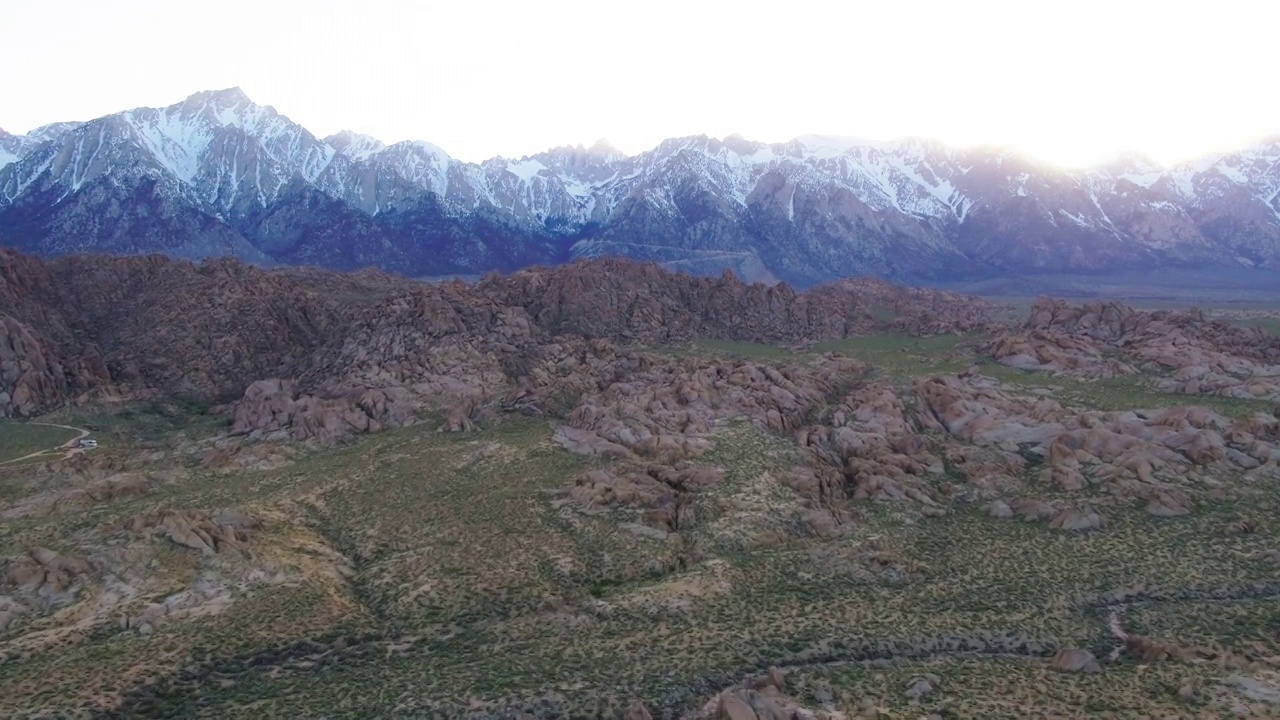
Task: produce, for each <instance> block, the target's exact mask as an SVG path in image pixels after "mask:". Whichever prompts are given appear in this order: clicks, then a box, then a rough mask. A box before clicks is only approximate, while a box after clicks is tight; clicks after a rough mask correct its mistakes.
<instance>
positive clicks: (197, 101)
mask: <svg viewBox="0 0 1280 720" xmlns="http://www.w3.org/2000/svg"><path fill="white" fill-rule="evenodd" d="M180 104H183V105H208V104H217V105H221V106H238V105H252V104H253V101H252V100H250V99H249V96H248V95H246V94H245V92H244V90H241V89H240V88H239V87H230V88H224V89H222V90H201V91H200V92H198V93H193V94H192V95H191V96H190V97H188V98H187V99H186V100H184V101H183V102H182V103H180Z"/></svg>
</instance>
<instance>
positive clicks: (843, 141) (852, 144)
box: [788, 135, 885, 157]
mask: <svg viewBox="0 0 1280 720" xmlns="http://www.w3.org/2000/svg"><path fill="white" fill-rule="evenodd" d="M788 144H795V145H799V146H801V147H803V148H804V149H805V150H807V151H808V153H809V154H811V155H813V156H815V157H836V156H838V155H844V154H846V153H848V152H849V151H850V150H853V149H855V148H872V149H876V150H880V149H883V148H884V146H885V144H884V143H880V142H876V141H874V140H867V139H864V138H858V137H849V136H844V135H800V136H799V137H796V138H794V139H792V140H791V142H790V143H788Z"/></svg>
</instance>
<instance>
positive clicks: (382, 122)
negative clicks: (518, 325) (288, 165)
mask: <svg viewBox="0 0 1280 720" xmlns="http://www.w3.org/2000/svg"><path fill="white" fill-rule="evenodd" d="M1277 20H1280V9H1278V8H1277V5H1276V4H1268V3H1257V2H1238V1H1235V0H1231V1H1228V2H1217V3H1214V4H1212V6H1206V5H1204V4H1200V3H1180V2H1148V1H1146V0H1141V1H1134V2H1124V1H1117V0H1110V1H1108V2H1099V1H1097V0H1086V1H1084V2H1075V3H1061V2H1058V3H1029V2H971V3H956V2H921V3H896V2H874V3H869V2H849V3H840V4H838V5H837V4H835V3H829V2H812V1H809V0H792V1H791V2H787V3H784V4H773V3H769V4H763V3H756V4H752V3H741V2H733V3H729V2H688V0H684V1H682V2H671V1H670V0H660V1H657V2H645V3H628V4H614V3H609V4H604V3H598V2H582V1H579V0H573V1H567V2H545V3H529V2H479V1H476V2H407V1H396V0H366V1H365V2H360V3H356V2H335V1H333V0H323V1H320V2H312V3H309V4H306V5H301V4H298V3H293V2H280V1H275V0H252V1H249V0H225V1H224V2H220V3H217V4H207V3H199V4H193V3H171V2H162V1H159V0H119V1H117V2H110V3H104V2H97V1H92V2H91V1H89V0H70V1H68V2H60V3H30V2H24V3H17V2H6V3H4V4H3V5H0V59H2V60H3V61H4V63H5V67H7V68H9V69H10V73H9V76H8V77H7V78H6V83H5V88H4V90H3V91H2V94H0V97H3V103H0V126H2V127H5V128H6V129H8V130H10V131H25V130H28V129H30V128H32V127H35V126H37V125H41V124H44V123H47V122H52V121H57V120H69V119H89V118H91V117H95V116H100V115H103V114H107V113H110V112H115V111H118V110H121V109H125V108H127V107H134V106H141V105H150V106H155V105H164V104H169V103H172V102H176V101H178V100H180V99H182V98H183V97H185V96H186V95H189V94H190V93H192V92H195V91H197V90H204V89H214V88H221V87H229V86H236V85H238V86H240V87H242V88H243V89H244V90H245V91H246V92H247V93H248V94H249V95H250V97H252V98H253V99H254V100H256V101H257V102H260V103H264V104H270V105H273V106H275V107H276V108H277V109H278V110H280V111H281V112H283V113H285V114H286V115H289V116H290V117H291V118H293V119H294V120H296V121H298V122H301V123H302V124H304V125H306V126H307V127H308V128H309V129H311V130H312V131H313V132H316V133H317V134H321V135H325V134H328V133H332V132H336V131H338V130H342V129H350V130H355V131H358V132H363V133H368V134H371V135H374V136H376V137H378V138H380V139H382V140H384V141H388V142H393V141H398V140H405V139H422V140H429V141H431V142H433V143H435V144H437V145H440V146H441V147H443V148H445V149H446V150H447V151H448V152H450V153H451V154H453V155H454V156H456V157H459V158H462V159H464V160H473V161H477V160H482V159H484V158H487V157H490V156H493V155H499V154H500V155H504V156H507V157H518V156H521V155H524V154H529V153H533V152H537V151H540V150H543V149H546V148H548V147H552V146H556V145H563V144H579V143H582V144H590V143H591V142H592V141H594V140H596V139H597V138H601V137H607V138H608V139H609V140H611V141H612V142H613V144H614V145H616V146H617V147H619V148H620V149H622V150H624V151H627V152H632V153H634V152H639V151H642V150H645V149H647V148H649V147H652V146H653V145H655V144H657V143H658V142H659V141H661V140H662V139H664V138H667V137H673V136H681V135H692V134H708V135H713V136H724V135H728V134H731V133H740V134H742V135H744V136H746V137H748V138H751V139H756V140H764V141H771V142H772V141H782V140H786V139H789V138H791V137H794V136H797V135H802V134H806V133H824V134H835V135H855V136H859V137H866V138H870V139H876V140H891V139H895V138H899V137H903V136H925V137H932V138H936V139H939V140H942V141H944V142H947V143H949V144H953V145H974V144H994V145H1002V146H1008V147H1011V148H1014V149H1016V150H1020V151H1022V152H1025V153H1028V154H1030V155H1032V156H1034V157H1037V158H1040V159H1042V160H1046V161H1049V162H1054V163H1058V164H1062V165H1069V166H1080V165H1088V164H1093V163H1098V162H1104V161H1106V160H1109V159H1111V158H1113V157H1115V156H1116V155H1118V154H1120V153H1122V152H1128V151H1137V152H1140V153H1143V154H1145V155H1147V156H1148V157H1150V158H1152V159H1154V160H1156V161H1159V162H1163V163H1171V162H1176V161H1180V160H1185V159H1189V158H1191V157H1194V156H1196V155H1200V154H1204V153H1206V152H1211V151H1215V150H1220V149H1230V148H1234V147H1239V146H1242V145H1246V144H1248V143H1251V142H1254V141H1256V140H1259V139H1261V138H1262V137H1265V136H1268V135H1271V134H1274V133H1276V132H1280V94H1277V93H1275V92H1273V90H1272V83H1271V82H1270V77H1268V76H1269V74H1270V72H1271V70H1270V69H1271V68H1272V67H1273V65H1274V59H1273V48H1274V42H1273V39H1272V33H1273V32H1274V28H1275V27H1277V25H1278V24H1280V23H1277ZM21 68H36V69H38V70H33V71H21Z"/></svg>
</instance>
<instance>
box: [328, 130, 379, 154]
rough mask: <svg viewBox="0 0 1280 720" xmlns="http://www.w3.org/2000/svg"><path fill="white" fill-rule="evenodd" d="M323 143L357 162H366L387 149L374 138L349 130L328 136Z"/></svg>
mask: <svg viewBox="0 0 1280 720" xmlns="http://www.w3.org/2000/svg"><path fill="white" fill-rule="evenodd" d="M324 141H325V142H326V143H328V144H330V145H332V146H333V149H334V150H337V151H338V152H339V153H341V154H343V155H345V156H347V157H349V158H351V159H352V160H355V161H357V162H359V161H361V160H368V159H369V158H370V157H371V156H373V155H375V154H377V153H379V152H381V151H382V150H383V149H384V148H386V147H387V145H386V143H384V142H382V141H381V140H379V139H378V138H376V137H373V136H371V135H362V134H360V133H358V132H352V131H350V130H343V131H342V132H339V133H335V134H333V135H330V136H329V137H327V138H325V139H324Z"/></svg>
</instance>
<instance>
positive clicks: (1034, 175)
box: [0, 88, 1280, 277]
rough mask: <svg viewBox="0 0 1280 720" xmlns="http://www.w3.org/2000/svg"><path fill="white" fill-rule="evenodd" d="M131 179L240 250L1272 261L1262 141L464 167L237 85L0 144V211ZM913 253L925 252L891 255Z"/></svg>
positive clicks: (600, 146)
mask: <svg viewBox="0 0 1280 720" xmlns="http://www.w3.org/2000/svg"><path fill="white" fill-rule="evenodd" d="M139 178H150V180H149V181H148V182H155V183H158V185H156V187H157V188H160V190H159V192H161V193H162V194H164V195H165V196H172V197H175V198H178V197H180V198H181V199H182V202H183V203H187V204H189V205H190V206H191V207H193V208H199V212H201V213H208V214H210V215H212V216H214V217H216V218H219V219H221V220H222V221H224V222H226V223H228V224H230V226H231V227H233V228H235V229H236V231H237V232H243V233H248V234H249V235H248V236H249V237H254V236H253V233H254V232H259V230H255V228H260V227H268V228H273V229H272V230H270V231H271V232H277V231H278V228H279V227H280V225H279V222H280V221H279V220H273V221H272V223H270V224H268V225H266V226H261V225H260V224H261V222H262V219H263V218H264V217H268V216H269V217H276V218H278V217H286V216H287V217H294V216H295V215H292V214H290V212H293V211H288V212H286V213H285V215H284V216H281V215H279V214H278V213H279V212H280V211H281V208H282V206H288V205H289V204H290V203H297V202H302V198H304V197H305V198H309V199H307V200H305V202H306V203H308V204H307V205H306V207H313V206H314V207H319V205H317V203H320V202H321V201H320V200H319V199H320V198H324V199H325V200H324V201H323V202H336V203H340V204H341V206H345V207H347V208H349V212H354V213H356V215H357V216H360V217H366V218H370V219H371V220H370V221H369V222H372V223H373V225H368V223H364V221H360V223H364V224H362V225H361V227H366V226H367V227H366V229H365V230H362V231H361V232H363V233H365V234H368V233H374V234H375V235H376V232H381V231H376V232H375V230H372V229H369V228H375V227H378V223H387V222H389V223H393V224H394V223H403V222H406V221H405V220H403V218H405V217H407V216H406V213H408V214H410V215H412V214H413V213H416V212H419V210H420V209H421V208H430V211H429V212H430V213H443V216H444V217H449V218H455V219H456V220H457V221H458V222H459V223H462V224H459V225H456V227H455V229H454V230H451V231H450V232H454V231H457V232H475V231H474V230H471V231H465V230H462V229H460V228H465V227H468V226H467V225H466V223H468V222H470V220H467V218H475V217H484V218H486V220H485V222H486V223H496V225H495V226H494V227H495V228H507V230H494V232H508V231H510V232H518V233H525V234H529V237H535V236H536V237H544V238H547V239H548V242H553V243H554V242H558V240H556V239H557V238H566V237H574V238H575V240H576V241H577V242H579V243H581V246H580V250H581V251H582V252H603V251H604V250H602V248H622V250H620V251H623V252H636V253H641V254H646V253H647V254H651V255H653V256H655V257H662V258H668V261H670V262H676V260H674V259H670V258H676V257H685V258H686V259H688V260H689V262H690V263H691V265H690V266H698V267H703V266H704V265H706V266H708V267H709V266H710V265H708V263H710V264H714V262H715V260H714V258H718V257H719V258H727V257H730V256H732V257H735V258H738V259H737V260H736V261H735V262H737V263H738V265H739V266H742V267H745V266H746V265H743V264H742V263H747V264H748V265H751V264H753V263H760V262H772V263H775V264H779V263H780V264H783V265H789V266H793V267H794V268H799V269H796V270H795V272H796V273H800V274H802V275H803V274H804V273H817V275H820V274H821V272H823V271H824V268H823V265H824V264H829V265H832V266H834V265H840V263H842V262H844V259H845V258H854V260H853V262H854V265H853V266H850V267H854V268H855V269H856V267H862V266H861V265H858V264H857V263H870V264H869V265H866V267H869V268H872V269H874V270H875V271H877V272H880V271H883V272H896V271H903V272H905V271H906V270H904V268H912V269H913V270H912V271H915V270H914V269H919V268H922V267H925V266H927V265H929V264H930V263H933V264H934V265H938V266H940V267H941V266H944V265H955V264H963V263H967V262H971V263H976V265H975V267H977V266H983V265H984V264H985V265H989V266H992V267H996V268H1004V267H1006V266H1009V267H1012V266H1017V265H1019V263H1022V264H1023V265H1025V266H1026V267H1031V268H1039V269H1048V268H1051V267H1053V266H1054V265H1055V264H1066V265H1068V266H1070V267H1076V266H1078V267H1079V268H1084V269H1091V268H1096V267H1098V266H1100V264H1104V263H1109V262H1115V263H1131V264H1141V263H1150V262H1156V261H1164V260H1168V261H1171V262H1182V263H1186V262H1200V261H1213V262H1227V263H1238V264H1243V265H1264V266H1265V265H1268V264H1275V263H1280V200H1278V198H1277V196H1278V195H1280V139H1273V140H1271V141H1268V142H1265V143H1262V144H1260V145H1258V146H1256V147H1253V148H1249V149H1246V150H1243V151H1240V152H1237V153H1226V154H1219V155H1216V156H1211V157H1207V158H1203V159H1201V160H1197V161H1194V162H1191V163H1185V164H1182V165H1179V166H1176V167H1173V168H1168V169H1165V168H1161V167H1159V166H1157V165H1155V164H1154V163H1151V162H1150V161H1148V160H1146V159H1144V158H1141V157H1138V156H1126V157H1122V158H1119V159H1117V160H1116V161H1115V162H1113V163H1111V164H1108V165H1105V166H1102V167H1098V168H1095V169H1092V170H1088V171H1072V172H1067V171H1062V170H1059V169H1056V168H1052V167H1046V166H1043V165H1038V164H1036V163H1033V162H1030V161H1028V160H1026V159H1025V158H1021V157H1019V156H1018V155H1016V154H1014V153H1011V152H1008V151H1002V150H993V149H983V148H976V149H972V148H971V149H956V148H950V147H946V146H944V145H942V144H940V143H937V142H933V141H929V140H922V139H916V138H909V139H904V140H899V141H894V142H869V141H864V140H859V139H856V138H846V137H836V136H823V135H807V136H800V137H797V138H795V139H793V140H790V141H788V142H784V143H772V144H769V143H762V142H755V141H751V140H748V139H746V138H743V137H741V136H737V135H732V136H729V137H726V138H723V139H717V138H710V137H706V136H693V137H685V138H672V139H670V140H666V141H664V142H662V143H661V144H659V145H658V146H657V147H655V148H653V149H652V150H650V151H648V152H644V153H641V154H638V155H635V156H627V155H625V154H623V153H621V152H619V151H617V150H616V149H614V148H612V147H611V146H609V145H608V143H606V142H604V141H600V142H597V143H596V144H594V145H592V146H591V147H585V148H584V147H582V146H576V147H561V148H554V149H552V150H548V151H546V152H543V153H538V154H536V155H531V156H526V157H522V158H519V159H505V158H493V159H490V160H487V161H484V162H482V163H467V162H462V161H459V160H457V159H455V158H451V157H450V156H449V155H448V154H447V153H446V152H445V151H444V150H442V149H441V148H439V147H437V146H435V145H432V144H431V143H427V142H421V141H413V142H398V143H394V144H392V145H385V144H384V143H382V142H381V141H379V140H377V139H375V138H372V137H369V136H367V135H360V134H357V133H353V132H347V131H344V132H340V133H337V134H335V135H331V136H329V137H327V138H324V139H318V138H316V137H315V136H314V135H312V134H311V133H310V132H309V131H307V130H306V129H305V128H303V127H302V126H300V125H298V124H296V123H294V122H292V121H291V120H289V119H288V118H287V117H285V116H283V115H280V114H279V113H277V112H276V111H275V110H274V109H273V108H271V107H269V106H260V105H257V104H255V103H254V102H253V101H252V100H250V99H249V98H248V97H247V96H246V95H245V94H244V93H243V92H241V91H240V90H239V89H237V88H231V89H228V90H221V91H210V92H201V93H196V94H195V95H192V96H191V97H189V98H187V99H186V100H184V101H182V102H180V103H177V104H175V105H171V106H168V107H164V108H138V109H135V110H129V111H126V112H122V113H117V114H115V115H110V116H107V117H104V118H99V119H97V120H93V121H90V122H88V123H56V124H54V125H49V126H45V127H44V128H39V129H37V130H35V131H32V132H31V133H29V134H28V135H27V136H15V135H3V134H0V211H2V210H3V207H4V206H5V205H6V204H13V203H19V202H28V203H36V204H38V203H42V202H43V203H48V202H54V203H64V202H70V201H71V200H72V198H73V197H74V196H75V194H76V193H77V192H79V191H80V190H81V189H82V188H85V187H89V186H91V185H94V184H95V183H97V182H99V181H103V180H105V181H107V182H117V181H119V182H124V181H125V180H126V179H128V181H129V182H140V180H139ZM32 193H36V195H32ZM23 198H26V200H25V201H24V200H23ZM321 204H323V203H321ZM308 212H313V213H314V212H318V211H317V210H314V209H313V210H309V211H308ZM344 212H346V211H344ZM298 217H301V216H298ZM353 217H354V216H353ZM432 217H434V215H432ZM397 218H399V219H397ZM3 222H4V218H3V217H2V216H0V226H2V225H3ZM335 222H337V221H336V220H335ZM354 222H357V221H356V220H355V219H350V218H349V219H346V220H343V221H342V223H354ZM342 223H340V224H342ZM314 224H315V226H316V227H319V226H322V225H323V224H324V223H323V221H322V220H320V219H317V220H315V222H314ZM357 224H359V223H357ZM343 226H344V227H345V225H343ZM307 227H311V224H308V225H307ZM440 227H443V226H441V225H440V221H436V220H433V221H431V222H425V221H422V220H415V221H413V222H411V223H410V224H409V225H408V226H404V227H401V225H396V226H395V228H396V229H395V230H394V232H393V234H396V236H397V237H400V236H401V235H403V234H404V233H408V234H409V235H408V236H407V237H408V239H407V240H406V242H407V241H411V240H412V238H413V237H414V235H413V234H414V233H418V234H420V235H421V239H420V240H418V241H417V242H435V240H433V238H432V236H431V235H430V234H429V233H430V232H443V231H442V230H439V228H440ZM451 227H454V226H451ZM432 228H436V229H435V230H432ZM263 232H265V231H263ZM300 232H301V231H300ZM388 232H392V231H388ZM486 232H488V231H486ZM424 233H425V234H424ZM584 233H587V235H584ZM325 237H326V238H328V237H330V236H329V235H326V236H325ZM370 237H372V235H371V236H370ZM522 237H523V235H522ZM255 242H261V243H264V247H266V246H268V245H271V244H272V243H271V241H270V240H269V239H261V240H255ZM324 242H331V240H325V241H324ZM369 242H371V243H372V242H374V241H373V240H370V241H369ZM475 242H477V243H480V244H481V245H482V244H484V241H480V240H478V239H477V240H476V241H475ZM477 247H479V245H477ZM627 248H632V249H634V250H628V249H627ZM308 252H312V251H308ZM574 252H578V250H575V251H574ZM682 253H683V255H682ZM913 253H914V254H917V255H921V256H922V258H923V259H912V260H910V261H908V260H907V259H906V258H905V255H906V254H913ZM313 254H316V256H317V257H329V255H327V254H325V253H324V252H321V251H320V250H315V251H314V253H313ZM485 256H486V257H489V255H485ZM1161 258H1163V259H1164V260H1160V259H1161ZM695 259H696V261H695ZM904 263H905V264H904ZM752 266H753V267H754V265H752ZM842 267H843V266H842ZM804 268H808V269H804ZM895 268H896V270H895ZM944 269H945V268H944ZM783 274H784V275H785V272H784V273H783ZM817 275H815V277H816V276H817ZM806 277H807V275H806Z"/></svg>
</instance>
